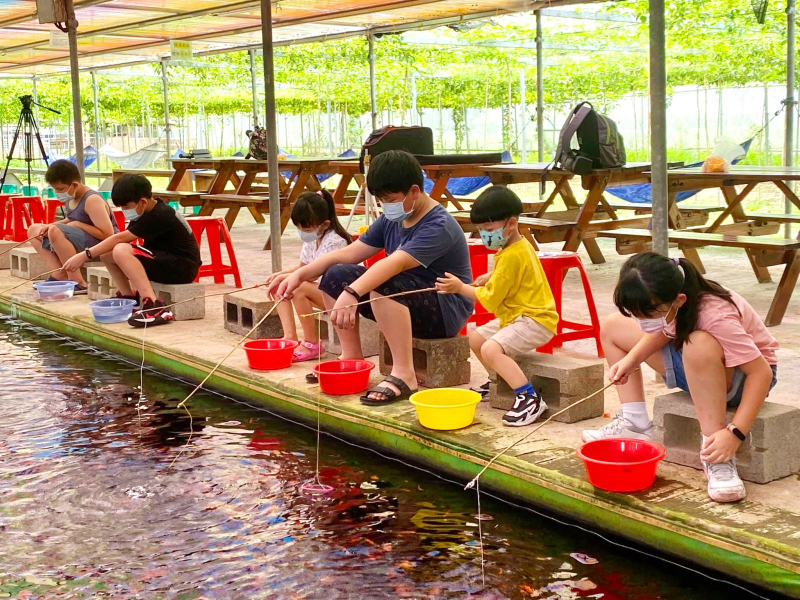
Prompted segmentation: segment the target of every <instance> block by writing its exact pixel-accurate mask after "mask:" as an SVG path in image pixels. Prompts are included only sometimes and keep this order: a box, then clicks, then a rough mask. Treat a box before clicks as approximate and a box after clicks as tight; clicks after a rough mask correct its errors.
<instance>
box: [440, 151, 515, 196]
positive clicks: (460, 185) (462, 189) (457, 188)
mask: <svg viewBox="0 0 800 600" xmlns="http://www.w3.org/2000/svg"><path fill="white" fill-rule="evenodd" d="M503 162H504V163H510V162H511V152H509V151H508V150H506V151H505V152H503ZM491 182H492V181H491V179H489V177H486V176H479V177H454V178H453V179H451V180H450V181H448V182H447V191H448V192H450V193H451V194H452V195H453V196H468V195H469V194H472V193H473V192H477V191H478V190H479V189H481V188H482V187H486V186H487V185H489V184H490V183H491ZM432 189H433V181H431V180H430V179H428V178H427V177H426V178H425V193H426V194H430V192H431V190H432Z"/></svg>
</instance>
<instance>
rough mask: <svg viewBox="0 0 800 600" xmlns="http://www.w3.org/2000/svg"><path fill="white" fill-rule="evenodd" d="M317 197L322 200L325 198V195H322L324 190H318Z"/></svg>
mask: <svg viewBox="0 0 800 600" xmlns="http://www.w3.org/2000/svg"><path fill="white" fill-rule="evenodd" d="M317 196H319V197H320V198H324V197H325V196H324V195H323V193H322V190H317Z"/></svg>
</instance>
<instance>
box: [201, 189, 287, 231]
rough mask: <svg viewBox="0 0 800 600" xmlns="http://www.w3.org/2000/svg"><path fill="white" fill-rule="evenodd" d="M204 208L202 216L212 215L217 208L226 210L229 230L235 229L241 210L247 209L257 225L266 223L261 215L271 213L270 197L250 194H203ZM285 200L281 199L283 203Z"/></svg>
mask: <svg viewBox="0 0 800 600" xmlns="http://www.w3.org/2000/svg"><path fill="white" fill-rule="evenodd" d="M200 199H201V200H202V204H203V208H202V209H201V210H200V213H199V214H201V215H204V216H205V215H210V214H211V213H213V212H214V210H216V209H217V208H225V209H227V210H228V212H226V213H225V224H226V225H227V226H228V229H231V228H232V227H233V223H234V222H235V221H236V217H237V216H238V215H239V210H240V209H242V208H246V209H247V210H249V211H250V214H251V215H253V218H254V219H255V221H256V223H264V222H265V220H264V217H263V216H262V214H261V213H269V197H268V196H261V195H256V194H253V195H250V194H203V195H202V196H200ZM283 200H285V198H281V201H283Z"/></svg>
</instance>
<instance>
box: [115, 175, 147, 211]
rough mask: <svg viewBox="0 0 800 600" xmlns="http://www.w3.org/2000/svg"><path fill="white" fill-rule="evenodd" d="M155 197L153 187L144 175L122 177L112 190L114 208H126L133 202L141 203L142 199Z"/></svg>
mask: <svg viewBox="0 0 800 600" xmlns="http://www.w3.org/2000/svg"><path fill="white" fill-rule="evenodd" d="M152 197H153V186H152V185H150V181H149V180H148V179H147V177H145V176H144V175H139V174H138V173H125V174H123V175H120V177H119V179H117V181H116V183H114V187H112V188H111V202H113V203H114V206H125V205H126V204H130V203H131V202H139V200H141V199H142V198H152Z"/></svg>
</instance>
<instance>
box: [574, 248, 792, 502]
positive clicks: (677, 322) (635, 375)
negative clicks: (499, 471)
mask: <svg viewBox="0 0 800 600" xmlns="http://www.w3.org/2000/svg"><path fill="white" fill-rule="evenodd" d="M614 304H616V305H617V308H619V313H618V314H614V315H611V316H609V317H608V318H607V319H605V321H604V322H603V325H602V327H601V337H602V342H603V350H605V353H606V358H607V360H608V364H609V367H610V368H609V372H608V378H609V380H610V381H614V382H616V383H617V390H618V392H619V397H620V401H621V402H622V410H621V412H620V413H619V414H618V415H617V417H616V418H615V419H614V420H613V421H611V423H609V424H608V425H606V426H605V427H602V428H601V429H595V430H586V431H584V432H583V439H584V441H590V440H596V439H605V438H615V437H627V438H630V437H632V438H638V439H650V438H651V437H652V433H653V423H652V422H651V421H650V418H649V417H648V414H647V408H646V406H645V402H644V384H643V382H642V373H641V370H640V369H639V366H640V365H641V364H642V363H643V362H646V363H647V364H648V365H650V366H651V367H652V368H653V369H655V370H656V371H657V372H658V373H660V374H661V375H662V376H663V377H664V380H665V383H666V384H667V386H668V387H672V388H674V387H679V388H681V389H683V390H686V391H687V392H689V393H690V394H691V396H692V401H693V402H694V406H695V411H696V413H697V419H698V421H699V422H700V429H701V430H702V445H701V451H700V459H701V462H702V464H703V470H704V471H705V473H706V476H707V477H708V494H709V496H710V497H711V499H712V500H715V501H717V502H735V501H737V500H741V499H742V498H744V497H745V489H744V485H743V484H742V480H741V479H740V478H739V475H738V473H737V472H736V465H735V463H734V455H735V454H736V451H737V450H738V448H739V445H740V444H741V442H742V441H743V440H744V439H745V437H746V435H747V433H748V432H749V431H750V428H751V427H752V426H753V423H754V422H755V419H756V416H757V415H758V412H759V410H761V406H762V405H763V404H764V400H765V398H766V397H767V396H768V395H769V391H770V390H771V389H772V387H773V386H774V385H775V383H776V381H777V379H776V375H777V364H778V361H777V357H776V354H775V353H776V350H777V349H778V342H777V341H775V338H773V337H772V335H770V333H769V332H768V331H767V328H766V326H765V325H764V323H763V321H762V320H761V319H760V318H759V316H758V315H757V314H756V312H755V311H754V310H753V307H752V306H750V305H749V304H748V303H747V301H746V300H744V299H743V298H742V297H741V296H740V295H739V294H737V293H736V292H733V291H730V290H728V289H726V288H724V287H722V286H721V285H719V284H718V283H716V282H714V281H709V280H707V279H705V278H703V276H702V275H701V274H700V272H699V271H698V270H697V269H696V268H695V266H694V265H693V264H692V263H691V262H689V261H688V260H686V259H677V258H675V259H670V258H667V257H665V256H661V255H659V254H655V253H652V252H645V253H642V254H638V255H636V256H633V257H631V258H630V259H628V260H627V261H626V262H625V264H624V265H623V266H622V270H621V271H620V275H619V282H618V283H617V287H616V289H615V290H614ZM728 408H735V409H736V411H735V414H734V416H733V419H732V420H731V423H730V424H726V410H727V409H728Z"/></svg>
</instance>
